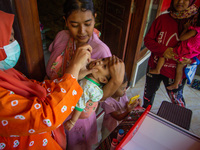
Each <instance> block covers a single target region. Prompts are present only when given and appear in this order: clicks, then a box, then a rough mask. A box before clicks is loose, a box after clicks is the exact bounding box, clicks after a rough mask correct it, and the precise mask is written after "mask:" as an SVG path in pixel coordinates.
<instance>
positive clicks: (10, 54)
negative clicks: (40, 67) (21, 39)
mask: <svg viewBox="0 0 200 150" xmlns="http://www.w3.org/2000/svg"><path fill="white" fill-rule="evenodd" d="M3 49H4V51H5V53H6V55H7V57H6V59H4V60H2V61H0V70H7V69H10V68H13V67H14V66H15V65H16V63H17V62H18V59H19V56H20V53H21V49H20V46H19V43H18V42H17V41H16V40H15V41H14V42H12V43H10V44H9V45H6V46H4V47H3Z"/></svg>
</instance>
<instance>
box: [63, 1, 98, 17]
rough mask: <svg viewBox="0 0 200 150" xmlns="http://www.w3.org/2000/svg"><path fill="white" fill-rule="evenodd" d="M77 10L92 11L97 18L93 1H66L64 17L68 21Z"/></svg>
mask: <svg viewBox="0 0 200 150" xmlns="http://www.w3.org/2000/svg"><path fill="white" fill-rule="evenodd" d="M75 10H81V11H87V10H91V11H92V14H93V16H95V10H94V5H93V2H92V0H66V1H65V3H64V7H63V12H64V16H65V18H66V19H67V18H68V17H69V16H70V15H71V13H72V12H73V11H75Z"/></svg>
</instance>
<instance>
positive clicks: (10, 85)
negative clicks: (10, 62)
mask: <svg viewBox="0 0 200 150" xmlns="http://www.w3.org/2000/svg"><path fill="white" fill-rule="evenodd" d="M0 87H3V88H5V89H8V90H10V91H13V92H14V93H16V94H18V95H21V96H23V97H26V98H29V99H32V97H35V96H37V97H39V98H41V99H43V98H44V97H46V90H45V88H43V87H42V86H40V85H39V84H37V83H34V82H32V81H30V80H29V79H27V78H26V77H24V76H23V75H22V74H21V73H19V72H18V71H17V70H15V69H14V68H11V69H8V70H5V71H2V70H0Z"/></svg>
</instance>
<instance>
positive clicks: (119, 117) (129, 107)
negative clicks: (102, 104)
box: [110, 99, 142, 121]
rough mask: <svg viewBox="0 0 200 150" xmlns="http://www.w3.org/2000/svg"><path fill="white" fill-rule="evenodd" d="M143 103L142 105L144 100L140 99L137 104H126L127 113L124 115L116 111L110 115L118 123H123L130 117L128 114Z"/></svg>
mask: <svg viewBox="0 0 200 150" xmlns="http://www.w3.org/2000/svg"><path fill="white" fill-rule="evenodd" d="M141 103H142V100H141V99H138V100H137V101H136V102H135V103H132V104H128V102H127V104H126V106H127V107H126V111H125V112H124V113H120V112H118V111H115V112H112V113H110V115H111V116H112V117H113V118H114V119H116V120H118V121H121V120H123V119H124V118H126V117H127V116H128V114H129V113H130V112H131V111H132V110H133V109H134V108H135V107H137V106H138V105H141Z"/></svg>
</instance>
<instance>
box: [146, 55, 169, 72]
mask: <svg viewBox="0 0 200 150" xmlns="http://www.w3.org/2000/svg"><path fill="white" fill-rule="evenodd" d="M164 63H165V58H164V57H160V58H159V60H158V63H157V66H156V68H155V69H150V70H149V73H151V74H160V70H161V68H162V66H163V65H164Z"/></svg>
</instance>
